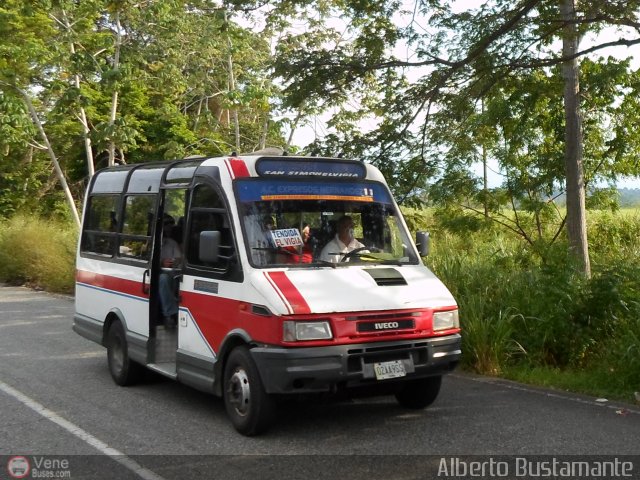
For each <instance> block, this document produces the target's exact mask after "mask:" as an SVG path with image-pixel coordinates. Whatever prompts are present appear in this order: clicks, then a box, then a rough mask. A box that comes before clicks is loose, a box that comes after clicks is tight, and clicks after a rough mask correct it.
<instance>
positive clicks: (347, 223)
mask: <svg viewBox="0 0 640 480" xmlns="http://www.w3.org/2000/svg"><path fill="white" fill-rule="evenodd" d="M336 229H337V233H336V236H335V237H334V238H333V239H332V240H331V241H330V242H329V243H327V244H326V245H325V246H324V248H323V249H322V251H321V252H320V260H321V261H325V262H331V263H339V262H340V261H341V260H342V258H343V257H344V256H345V255H346V254H347V253H349V252H351V251H353V250H355V249H357V248H364V245H363V244H362V243H360V242H359V241H358V240H356V238H355V237H354V232H353V219H352V218H351V217H349V216H347V215H345V216H344V217H341V218H340V219H339V220H338V222H337V223H336Z"/></svg>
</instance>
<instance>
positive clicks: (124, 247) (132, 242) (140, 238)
mask: <svg viewBox="0 0 640 480" xmlns="http://www.w3.org/2000/svg"><path fill="white" fill-rule="evenodd" d="M155 202H156V195H129V196H127V197H126V200H125V207H124V217H123V224H122V234H121V236H120V245H119V248H118V254H119V256H121V257H126V258H134V259H137V260H146V261H148V260H149V259H150V258H151V248H150V246H151V232H152V230H153V229H152V228H151V227H152V222H153V212H154V211H155Z"/></svg>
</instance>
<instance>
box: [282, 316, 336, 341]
mask: <svg viewBox="0 0 640 480" xmlns="http://www.w3.org/2000/svg"><path fill="white" fill-rule="evenodd" d="M282 327H283V329H282V339H283V340H284V341H285V342H297V341H300V340H329V339H331V338H333V334H332V333H331V327H330V326H329V322H293V321H290V320H287V321H285V322H283V323H282Z"/></svg>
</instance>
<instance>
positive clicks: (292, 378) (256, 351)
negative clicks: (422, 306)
mask: <svg viewBox="0 0 640 480" xmlns="http://www.w3.org/2000/svg"><path fill="white" fill-rule="evenodd" d="M460 346H461V337H460V335H459V334H455V335H448V336H445V337H434V338H424V339H419V340H413V341H395V342H372V343H359V344H349V345H336V346H329V347H309V348H304V347H303V348H279V347H264V348H262V347H258V348H253V349H251V354H252V355H253V358H254V360H255V361H256V364H257V366H258V370H259V371H260V377H261V378H262V383H263V385H264V388H265V390H266V391H267V393H276V394H280V393H313V392H329V391H335V390H337V389H343V388H345V389H349V388H357V387H366V386H368V385H375V384H381V383H386V382H393V381H406V380H413V379H416V378H423V377H429V376H434V375H443V374H445V373H448V372H450V371H451V370H453V369H454V368H455V367H456V365H457V364H458V362H459V360H460V355H461V350H460ZM391 360H401V361H402V363H403V364H404V367H405V371H406V372H407V375H406V376H405V377H401V378H399V379H394V380H382V381H378V380H376V376H375V372H374V369H373V364H374V363H376V362H386V361H391Z"/></svg>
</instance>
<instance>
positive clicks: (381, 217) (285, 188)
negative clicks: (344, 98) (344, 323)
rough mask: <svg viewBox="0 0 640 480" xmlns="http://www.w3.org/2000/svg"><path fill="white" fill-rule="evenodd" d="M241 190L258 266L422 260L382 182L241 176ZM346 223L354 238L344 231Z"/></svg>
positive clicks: (243, 216) (250, 247) (244, 221)
mask: <svg viewBox="0 0 640 480" xmlns="http://www.w3.org/2000/svg"><path fill="white" fill-rule="evenodd" d="M236 194H237V198H238V205H239V207H240V208H239V210H240V215H241V221H242V228H243V229H244V235H245V238H246V239H247V241H246V245H247V249H248V252H247V253H248V256H249V259H250V261H251V263H252V265H253V266H255V267H273V266H298V267H300V268H304V267H305V266H306V267H309V266H315V267H317V266H319V265H330V266H333V267H337V266H348V265H352V264H353V263H359V264H387V265H405V264H418V262H419V260H418V257H417V255H416V253H415V251H414V248H413V247H412V246H411V241H410V239H409V236H408V234H407V231H406V229H405V227H404V224H403V222H402V221H401V218H400V214H399V212H398V211H397V209H396V207H395V205H394V203H393V202H392V200H391V195H390V193H389V191H388V189H387V188H386V186H384V185H382V184H380V183H377V182H369V181H351V182H345V181H334V182H332V181H326V180H325V181H317V180H307V181H304V180H283V179H264V178H259V179H239V180H237V181H236ZM341 228H342V229H343V230H345V231H346V230H347V229H348V230H349V233H350V237H349V238H350V239H352V240H345V237H344V236H341V235H340V234H339V230H340V229H341ZM338 239H340V240H341V241H340V242H338V241H337V240H338ZM347 244H348V245H347Z"/></svg>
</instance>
